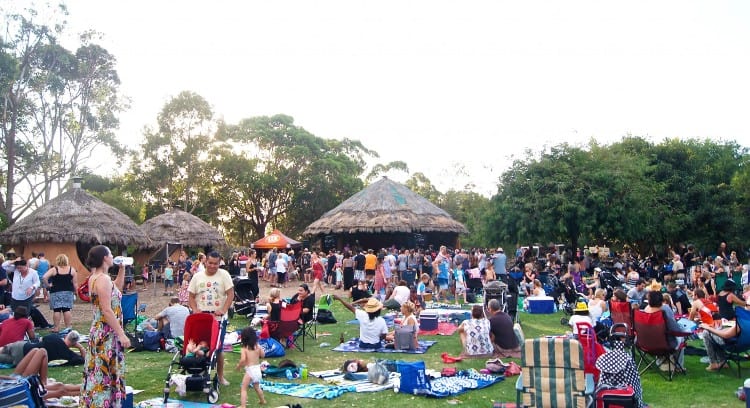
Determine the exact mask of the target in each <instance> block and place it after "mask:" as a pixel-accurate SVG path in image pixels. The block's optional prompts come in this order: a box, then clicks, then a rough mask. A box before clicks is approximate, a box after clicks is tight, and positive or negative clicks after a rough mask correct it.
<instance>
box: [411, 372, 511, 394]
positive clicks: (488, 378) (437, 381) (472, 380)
mask: <svg viewBox="0 0 750 408" xmlns="http://www.w3.org/2000/svg"><path fill="white" fill-rule="evenodd" d="M503 380H505V377H503V376H495V375H490V374H482V373H480V372H479V371H477V370H474V369H473V368H472V369H468V370H461V371H459V372H458V373H457V374H456V375H455V376H453V377H439V378H430V382H429V389H428V390H425V391H424V392H421V393H420V394H419V395H425V396H427V397H433V398H445V397H451V396H455V395H459V394H463V393H465V392H466V391H470V390H479V389H482V388H486V387H489V386H490V385H493V384H497V383H499V382H500V381H503Z"/></svg>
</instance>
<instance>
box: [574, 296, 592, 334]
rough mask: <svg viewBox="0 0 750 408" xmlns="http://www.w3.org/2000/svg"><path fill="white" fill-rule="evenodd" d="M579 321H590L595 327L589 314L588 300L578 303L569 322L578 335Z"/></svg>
mask: <svg viewBox="0 0 750 408" xmlns="http://www.w3.org/2000/svg"><path fill="white" fill-rule="evenodd" d="M578 323H588V324H589V325H591V327H594V322H593V321H592V320H591V316H590V315H589V305H587V304H586V302H578V303H576V307H575V309H573V316H571V317H570V320H568V324H569V325H570V327H571V329H572V330H573V334H575V335H576V336H577V335H578Z"/></svg>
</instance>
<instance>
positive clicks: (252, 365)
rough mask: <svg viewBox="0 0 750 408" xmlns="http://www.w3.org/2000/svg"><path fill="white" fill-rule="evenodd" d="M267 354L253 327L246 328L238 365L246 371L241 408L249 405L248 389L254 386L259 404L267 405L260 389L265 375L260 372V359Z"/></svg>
mask: <svg viewBox="0 0 750 408" xmlns="http://www.w3.org/2000/svg"><path fill="white" fill-rule="evenodd" d="M265 355H266V353H265V351H263V347H261V346H260V345H259V344H258V337H257V335H256V334H255V329H253V328H252V326H248V327H245V328H244V329H243V330H242V351H241V354H240V361H239V362H238V363H237V370H243V369H244V370H245V375H244V376H243V377H242V385H241V386H240V408H245V406H246V405H247V388H248V387H249V386H250V384H252V385H253V388H254V389H255V393H256V394H258V400H259V401H258V403H259V404H260V405H265V403H266V399H265V398H264V397H263V390H262V389H261V388H260V381H261V380H262V378H263V374H262V373H261V371H260V359H262V358H263V357H265Z"/></svg>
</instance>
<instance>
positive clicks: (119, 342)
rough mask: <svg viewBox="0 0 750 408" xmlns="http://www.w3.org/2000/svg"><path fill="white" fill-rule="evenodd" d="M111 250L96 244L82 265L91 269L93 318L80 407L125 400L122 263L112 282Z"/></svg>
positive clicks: (126, 341) (126, 344)
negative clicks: (121, 304)
mask: <svg viewBox="0 0 750 408" xmlns="http://www.w3.org/2000/svg"><path fill="white" fill-rule="evenodd" d="M113 262H114V259H113V257H112V251H110V250H109V248H107V247H106V246H104V245H97V246H95V247H93V248H91V250H90V251H89V254H88V257H87V259H86V266H88V267H89V269H90V271H91V276H90V277H89V293H90V294H91V303H92V305H93V311H94V319H93V322H92V323H91V330H90V331H89V349H88V352H87V353H86V364H85V365H84V369H83V386H82V387H81V399H80V406H81V407H119V406H121V405H122V402H123V401H124V400H125V396H126V395H125V378H124V377H123V375H124V374H125V350H126V349H127V348H128V347H130V339H128V337H127V336H126V335H125V330H123V327H122V324H121V323H122V307H121V306H120V301H121V300H122V292H121V290H122V287H123V285H124V284H125V265H123V264H120V269H119V270H118V272H117V277H116V278H115V281H114V282H113V281H112V279H111V278H110V277H109V273H108V271H109V267H110V266H112V264H113Z"/></svg>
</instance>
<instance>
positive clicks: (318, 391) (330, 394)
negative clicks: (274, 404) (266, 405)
mask: <svg viewBox="0 0 750 408" xmlns="http://www.w3.org/2000/svg"><path fill="white" fill-rule="evenodd" d="M260 386H261V388H263V391H265V392H270V393H273V394H281V395H289V396H292V397H299V398H312V399H324V398H325V399H334V398H336V397H339V396H341V395H342V394H344V393H345V392H356V391H357V388H356V387H354V386H339V385H327V384H297V383H280V382H271V381H261V382H260Z"/></svg>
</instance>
